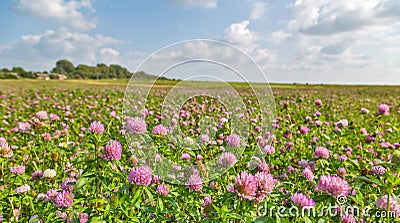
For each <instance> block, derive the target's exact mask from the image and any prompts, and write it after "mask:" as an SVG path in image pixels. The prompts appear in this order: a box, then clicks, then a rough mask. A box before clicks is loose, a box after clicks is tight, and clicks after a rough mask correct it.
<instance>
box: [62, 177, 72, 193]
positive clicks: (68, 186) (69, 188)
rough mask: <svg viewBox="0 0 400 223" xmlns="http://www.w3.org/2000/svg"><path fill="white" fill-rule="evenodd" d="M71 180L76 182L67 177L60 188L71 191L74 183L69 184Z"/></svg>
mask: <svg viewBox="0 0 400 223" xmlns="http://www.w3.org/2000/svg"><path fill="white" fill-rule="evenodd" d="M73 182H76V179H74V178H68V179H66V180H64V181H63V182H62V183H61V189H63V190H66V191H71V192H72V190H73V189H74V185H71V184H69V183H73Z"/></svg>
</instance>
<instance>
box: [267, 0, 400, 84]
mask: <svg viewBox="0 0 400 223" xmlns="http://www.w3.org/2000/svg"><path fill="white" fill-rule="evenodd" d="M287 9H288V10H289V15H290V16H289V19H288V20H286V22H287V23H286V25H284V26H283V27H281V28H280V29H278V30H276V31H274V32H272V33H271V34H269V36H267V38H266V40H269V41H271V42H272V43H275V44H272V46H274V47H275V49H274V48H272V49H273V50H275V51H276V52H279V55H278V57H277V58H276V61H277V63H276V64H274V65H273V66H270V68H272V70H271V72H270V73H271V74H273V76H274V78H276V79H277V80H282V81H290V82H292V81H301V82H317V83H319V82H325V83H327V82H331V83H385V82H386V83H400V79H399V78H398V76H397V77H396V75H395V74H396V70H398V67H397V68H396V64H397V61H398V59H399V57H398V54H396V52H395V50H390V49H394V48H395V46H397V45H398V43H399V42H400V38H399V37H400V22H399V18H400V2H399V1H397V0H354V1H347V0H337V1H330V0H294V1H293V2H292V3H290V4H288V5H287ZM283 22H285V21H283ZM276 43H279V44H276ZM273 52H274V51H273ZM384 77H386V79H385V78H384ZM388 80H389V81H388Z"/></svg>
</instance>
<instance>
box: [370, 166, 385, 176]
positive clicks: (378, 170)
mask: <svg viewBox="0 0 400 223" xmlns="http://www.w3.org/2000/svg"><path fill="white" fill-rule="evenodd" d="M371 171H372V172H374V173H375V174H377V175H383V174H384V173H386V168H385V167H383V166H373V167H372V168H371Z"/></svg>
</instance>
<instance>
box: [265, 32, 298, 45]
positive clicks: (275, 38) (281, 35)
mask: <svg viewBox="0 0 400 223" xmlns="http://www.w3.org/2000/svg"><path fill="white" fill-rule="evenodd" d="M292 36H293V34H292V33H289V32H285V31H282V30H278V31H276V32H273V33H272V34H271V35H270V36H269V37H268V40H271V41H272V42H275V43H280V42H282V41H284V40H287V39H288V38H290V37H292Z"/></svg>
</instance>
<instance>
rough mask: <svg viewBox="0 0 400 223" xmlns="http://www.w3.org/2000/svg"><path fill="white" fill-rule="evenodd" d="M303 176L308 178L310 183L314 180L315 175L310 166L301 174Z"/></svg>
mask: <svg viewBox="0 0 400 223" xmlns="http://www.w3.org/2000/svg"><path fill="white" fill-rule="evenodd" d="M301 175H303V177H304V178H306V179H307V180H308V181H312V180H314V173H313V171H312V170H311V168H310V167H308V166H307V167H306V168H304V170H303V172H301Z"/></svg>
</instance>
